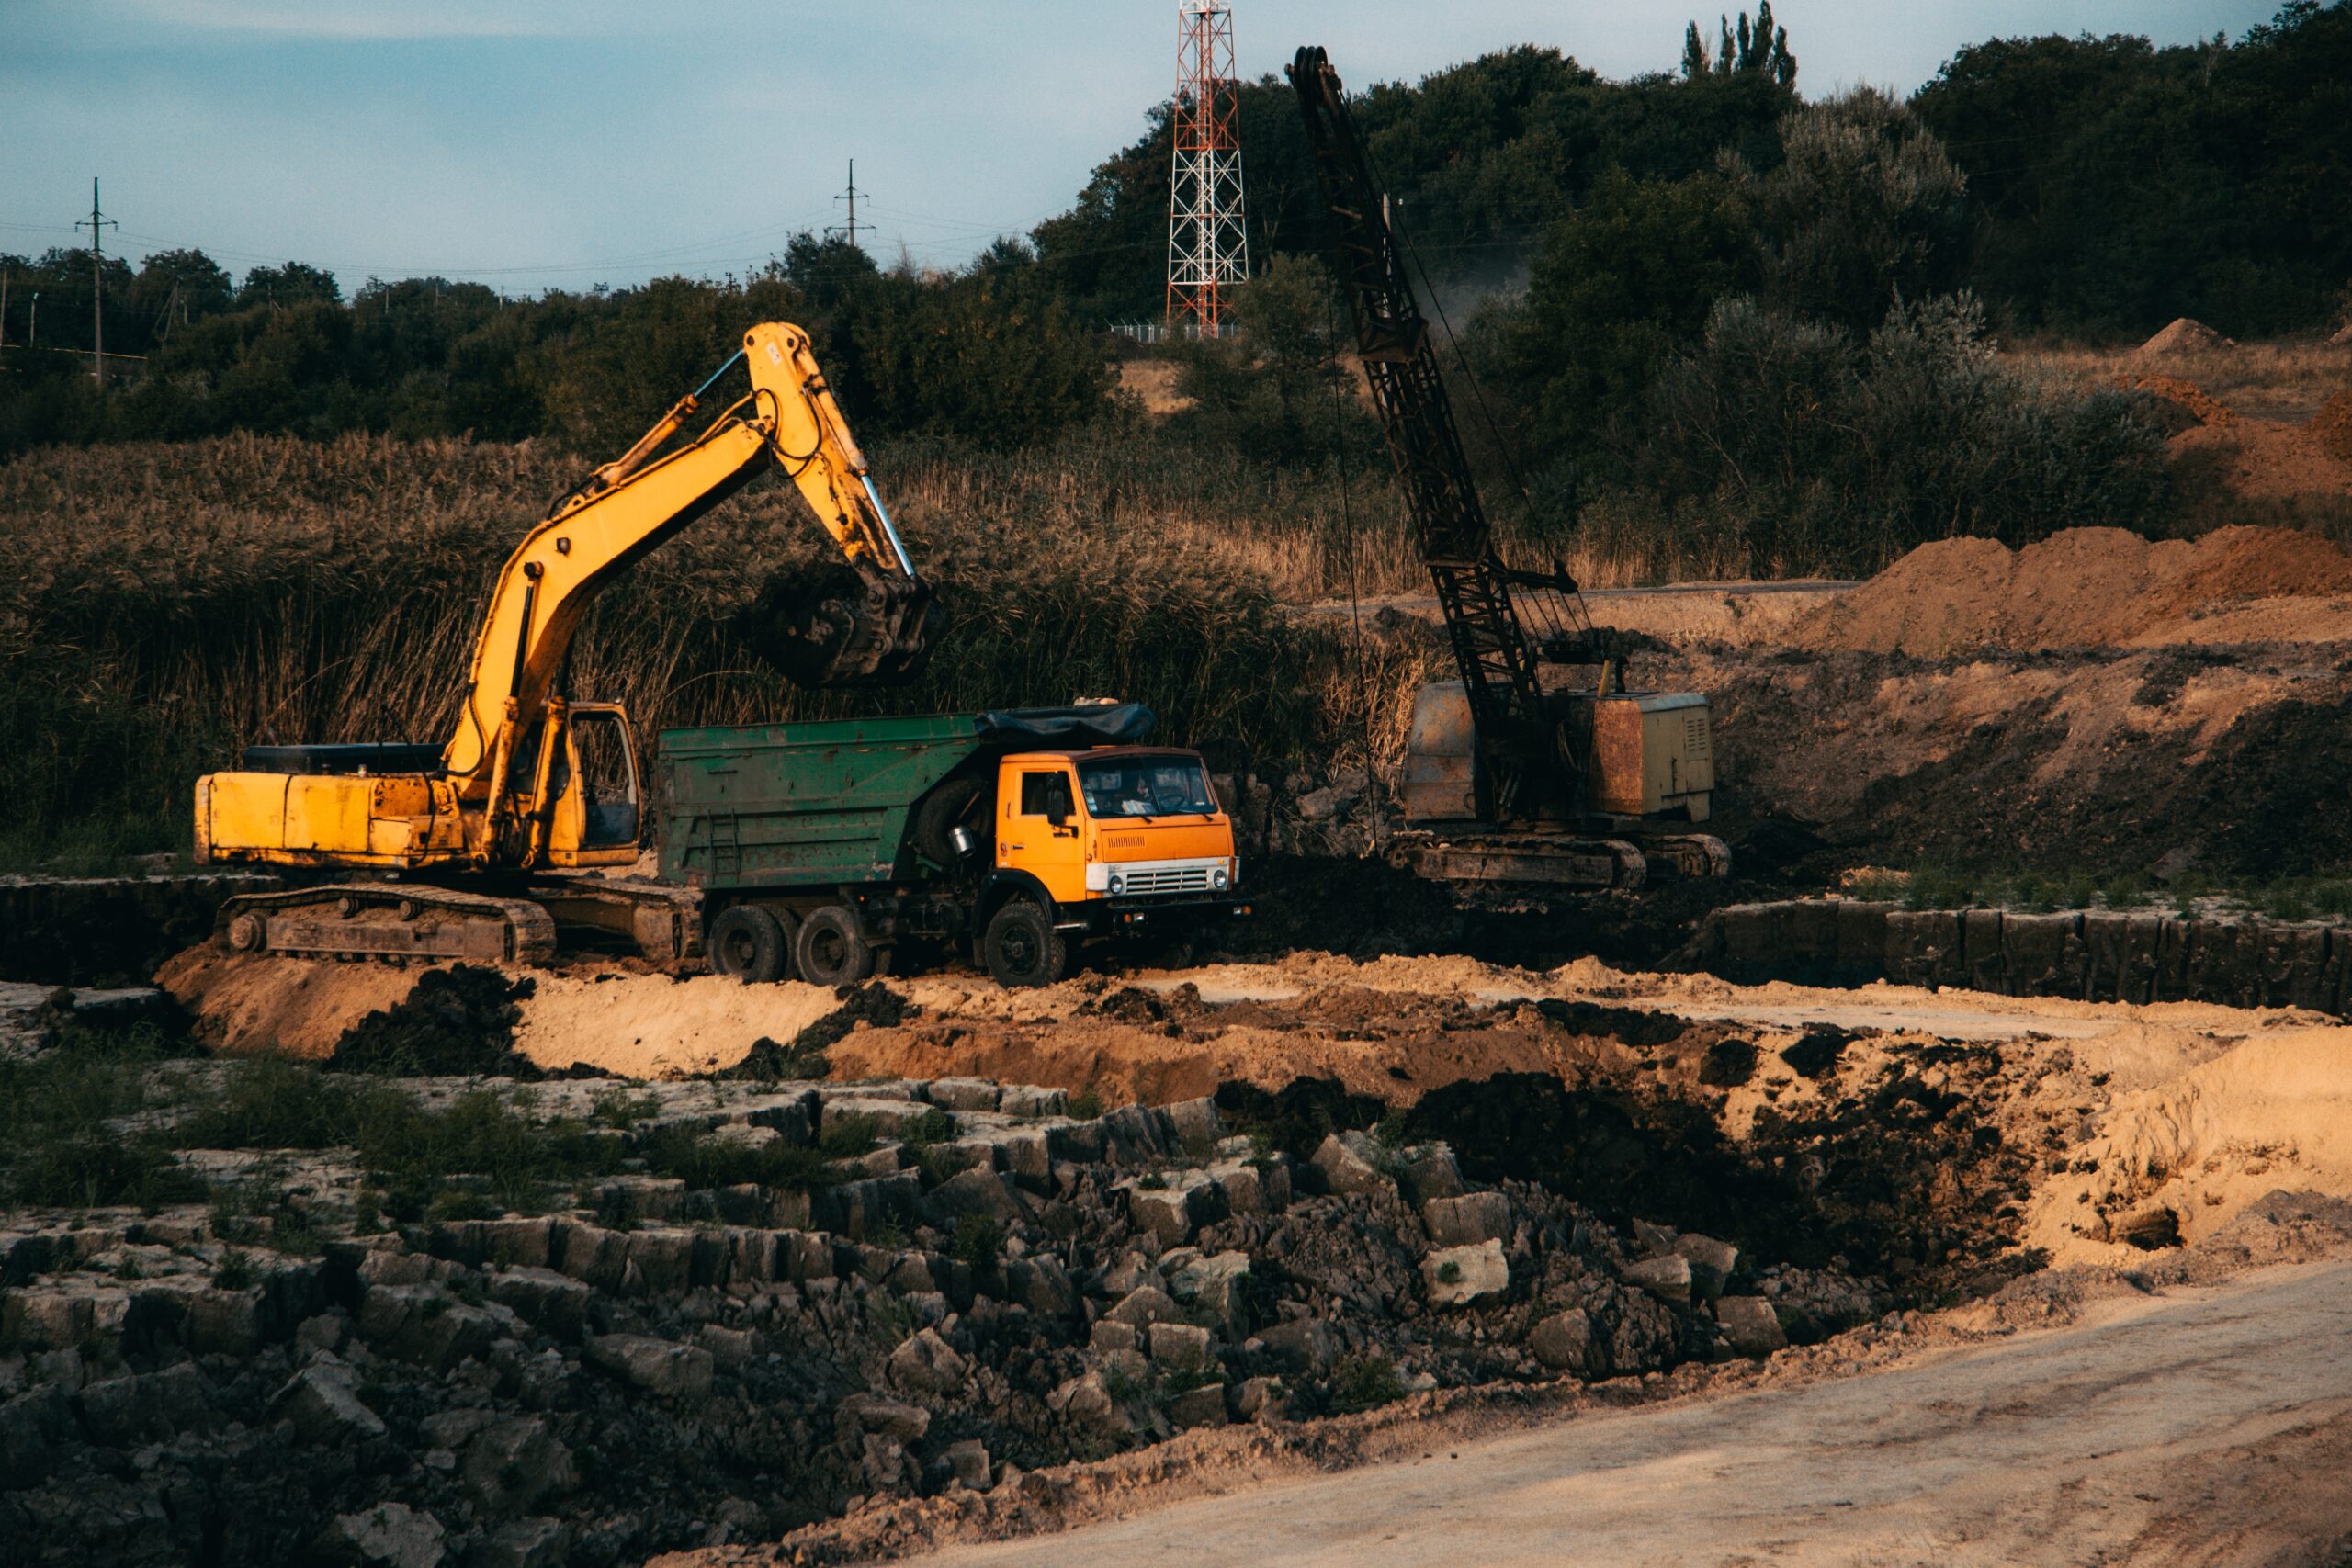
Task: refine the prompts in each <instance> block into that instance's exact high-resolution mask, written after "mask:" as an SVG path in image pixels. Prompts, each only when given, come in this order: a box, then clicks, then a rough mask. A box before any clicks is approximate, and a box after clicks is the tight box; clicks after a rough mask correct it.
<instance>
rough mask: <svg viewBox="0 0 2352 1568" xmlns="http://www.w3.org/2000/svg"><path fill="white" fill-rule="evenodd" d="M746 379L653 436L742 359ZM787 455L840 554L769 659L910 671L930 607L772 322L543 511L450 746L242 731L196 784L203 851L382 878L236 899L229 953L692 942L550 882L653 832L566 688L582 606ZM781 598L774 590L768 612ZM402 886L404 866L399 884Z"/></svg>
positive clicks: (676, 925)
mask: <svg viewBox="0 0 2352 1568" xmlns="http://www.w3.org/2000/svg"><path fill="white" fill-rule="evenodd" d="M739 363H740V364H741V365H743V366H745V367H748V370H749V374H750V378H751V390H750V391H749V392H748V393H746V394H745V395H744V396H742V397H741V399H739V400H736V401H735V402H734V403H733V404H731V405H730V406H729V407H728V408H726V409H725V410H724V411H723V412H720V413H719V415H718V417H717V418H716V419H715V420H713V421H712V422H711V423H710V424H709V425H708V427H707V428H706V429H705V430H704V431H703V432H702V434H699V435H695V436H693V437H691V438H690V439H687V440H686V441H684V443H683V444H680V445H677V446H675V447H674V449H672V450H668V451H666V452H665V450H664V449H665V448H671V447H672V446H673V443H674V442H676V441H677V438H678V437H679V436H680V434H682V433H683V432H684V431H685V429H686V427H687V423H688V422H689V421H691V420H692V419H693V418H694V417H695V414H696V413H698V412H700V411H701V409H702V407H703V405H704V400H705V399H706V398H707V396H708V394H709V393H710V390H711V389H712V388H713V387H714V386H716V385H718V382H719V380H720V379H721V378H723V377H726V376H727V375H728V374H729V373H730V372H731V371H732V370H733V369H734V367H736V366H737V365H738V364H739ZM770 468H780V469H782V470H783V472H784V473H785V475H786V477H787V478H789V479H791V480H792V482H793V484H794V485H795V486H796V487H797V489H798V490H799V491H800V494H801V496H802V497H803V498H804V499H805V500H806V501H807V502H808V503H809V507H810V508H811V510H813V511H814V512H815V513H816V515H817V520H818V522H819V523H820V525H823V527H824V530H825V532H826V533H827V534H829V535H831V537H832V540H833V543H834V545H835V546H836V547H838V549H839V552H840V564H839V565H837V566H835V567H834V568H832V569H831V571H830V573H828V574H826V575H825V576H824V577H823V578H821V579H820V580H819V581H818V582H817V583H816V584H815V585H814V586H811V587H810V588H809V590H808V591H807V592H805V593H802V594H800V595H798V596H797V597H795V598H794V599H792V600H791V602H789V603H788V604H786V606H784V613H783V615H781V616H779V617H777V624H774V625H773V626H772V633H771V640H772V642H773V649H772V650H771V655H770V656H771V658H772V660H773V661H774V662H776V663H777V664H778V665H780V666H781V667H782V668H783V669H784V670H785V671H786V673H787V674H789V675H790V676H792V678H793V679H795V680H796V681H797V682H800V683H801V684H803V685H810V686H822V685H839V684H849V683H855V682H879V681H888V680H893V679H899V678H903V677H905V676H907V675H910V674H911V673H913V672H914V671H915V670H917V669H918V668H919V667H920V666H921V664H922V661H923V660H924V659H925V658H926V657H927V655H928V653H929V650H930V647H931V644H932V642H933V640H934V639H935V637H936V636H937V634H938V629H939V622H940V620H941V615H940V612H939V608H938V605H937V604H936V602H935V600H934V598H933V593H932V591H931V589H930V587H929V585H928V584H926V583H925V582H924V581H922V578H921V577H920V576H919V575H918V574H917V573H916V571H915V568H914V563H913V560H912V559H911V558H910V556H909V555H908V553H907V547H906V545H905V543H904V542H903V541H902V540H901V539H900V538H899V533H898V530H897V528H896V527H895V526H894V525H892V523H891V521H890V514H889V513H888V510H887V509H886V508H885V507H884V506H883V504H882V498H881V496H880V494H879V493H878V492H877V491H876V490H875V487H874V481H873V479H872V478H871V476H870V475H869V473H868V472H867V468H866V463H865V457H864V455H863V454H862V453H860V452H859V450H858V447H857V443H856V442H855V441H854V439H853V438H852V436H851V434H850V431H849V425H848V423H847V422H846V421H845V420H844V419H843V418H842V412H841V408H840V406H839V405H838V404H837V403H836V402H835V401H834V400H833V395H832V393H831V390H830V389H828V388H827V387H826V385H825V379H824V377H823V375H822V374H821V373H820V371H819V369H818V367H817V362H816V360H815V358H814V356H813V355H811V354H810V352H809V336H808V334H807V333H804V332H802V331H801V330H800V329H799V328H798V327H795V326H790V325H786V324H784V323H781V322H766V323H763V324H761V325H758V326H755V327H752V329H751V330H750V331H749V332H747V333H744V334H743V346H742V348H741V351H740V352H739V353H738V354H736V355H734V356H733V357H732V358H730V359H729V360H728V362H727V363H726V364H725V365H722V366H721V367H719V368H718V370H717V371H716V372H714V373H713V374H712V376H711V377H710V378H709V379H708V380H707V381H705V382H704V383H703V385H702V386H701V387H700V388H698V389H695V391H694V392H692V393H689V394H688V395H687V396H686V397H684V398H683V399H681V400H679V401H678V402H677V404H676V405H675V406H674V407H673V408H672V409H671V410H670V411H669V412H667V413H665V414H664V415H663V416H662V419H661V420H660V422H659V423H656V424H655V425H654V426H653V428H652V429H650V430H649V431H647V432H646V434H645V435H644V436H643V437H642V438H641V439H640V440H639V441H638V443H637V444H636V445H635V446H631V447H630V448H629V449H628V451H627V452H625V453H623V454H622V455H621V456H620V457H618V458H616V459H615V460H614V461H612V462H610V463H607V464H605V465H604V466H603V467H601V468H597V469H596V470H595V471H594V473H592V474H591V475H590V476H589V477H588V478H587V479H585V480H584V481H582V483H581V484H580V485H579V486H578V487H577V488H575V489H574V490H572V491H571V492H570V493H569V494H567V495H565V496H563V497H562V498H561V499H560V500H559V501H558V502H556V503H555V504H554V505H553V506H552V507H550V508H549V509H548V515H547V517H546V519H545V520H544V521H543V522H541V523H540V524H538V525H537V526H536V527H534V528H533V529H532V530H531V531H530V533H529V534H528V535H526V536H525V537H524V539H523V542H522V543H521V544H520V545H519V546H517V547H515V553H514V554H513V555H512V556H511V557H509V558H508V559H507V561H506V564H505V566H504V568H503V570H501V571H500V572H499V574H498V581H497V583H496V585H495V586H494V587H493V588H492V591H491V596H490V605H489V608H488V610H487V611H486V613H485V614H484V615H483V616H482V621H481V630H480V632H479V633H478V634H477V635H476V637H475V639H474V649H473V658H472V662H471V665H470V669H469V676H468V680H467V685H466V688H465V693H464V698H463V701H462V702H461V703H460V704H459V708H458V722H457V727H456V731H455V733H454V734H452V735H451V736H450V737H449V738H448V739H447V741H446V742H445V743H443V744H442V745H440V746H437V747H435V746H432V745H429V744H428V745H382V744H358V745H320V746H252V747H248V748H246V750H245V752H244V755H243V767H242V768H240V769H238V770H237V771H234V772H229V773H210V774H207V775H206V776H205V777H203V778H200V779H198V781H197V784H196V859H197V862H198V863H199V864H212V865H222V864H239V863H245V864H252V863H259V864H269V865H282V866H290V867H303V868H328V869H334V870H349V871H352V872H355V873H371V874H373V875H372V876H369V877H368V879H366V880H359V879H355V880H351V881H347V882H343V883H338V884H333V885H328V886H311V887H307V888H301V889H298V890H294V891H288V892H280V893H268V894H256V895H250V896H246V897H239V898H235V899H232V900H231V901H230V902H229V903H228V904H227V905H226V906H224V907H223V908H222V910H221V914H220V936H221V938H222V939H223V940H224V941H225V942H226V944H227V945H228V947H229V948H230V949H231V950H232V951H233V952H239V953H300V954H311V955H331V956H339V957H362V956H365V957H410V956H414V957H419V958H427V959H432V958H471V959H474V960H477V961H482V962H492V963H499V962H504V963H519V964H528V963H538V962H543V961H545V960H546V959H548V958H549V957H551V956H552V955H553V953H554V952H555V947H556V931H557V927H558V925H559V923H560V924H563V925H567V926H585V927H590V928H594V929H595V930H599V931H605V932H609V933H611V934H613V935H615V936H617V937H620V938H623V939H626V940H628V941H630V942H634V943H635V945H636V947H637V948H638V950H639V952H640V953H643V954H644V955H646V956H648V957H650V958H654V959H659V960H678V959H684V958H687V957H690V956H693V955H694V954H695V953H698V952H699V950H700V946H701V935H700V925H699V922H698V920H697V919H695V913H694V909H693V907H692V904H691V902H690V900H689V898H688V896H686V895H684V893H682V892H681V890H679V889H676V888H672V887H668V886H662V885H660V884H656V883H653V882H650V881H639V880H636V879H630V878H625V877H616V876H612V875H609V874H607V875H578V874H571V875H567V874H563V873H567V872H569V873H578V872H583V871H588V870H591V869H593V868H597V867H616V866H626V865H628V864H629V863H633V862H634V861H636V859H637V858H638V855H639V850H640V848H641V847H642V843H643V839H644V830H645V822H644V812H643V810H642V802H641V795H640V792H639V768H638V761H637V752H636V747H635V745H634V742H633V740H632V737H631V731H630V728H629V722H628V715H627V714H626V713H625V712H623V711H622V708H621V706H620V705H618V704H617V703H609V702H574V701H571V700H569V698H568V697H567V696H566V695H565V694H564V693H563V692H562V691H561V690H560V687H561V684H562V682H563V675H564V671H565V667H566V661H567V659H568V656H569V654H570V652H571V642H572V637H573V636H574V634H575V633H576V632H577V631H578V629H579V626H580V621H581V617H582V615H585V614H586V613H587V610H588V607H589V605H590V604H592V603H593V602H594V599H595V597H596V595H597V593H598V592H601V591H602V590H603V588H604V587H605V584H606V583H608V582H609V581H612V580H613V578H614V577H615V576H616V574H617V573H619V572H620V571H622V570H625V569H627V568H628V567H629V566H630V565H632V564H634V563H635V562H636V561H638V560H639V559H640V558H643V557H644V556H645V555H646V554H647V553H648V552H649V551H650V550H652V549H653V548H655V547H657V546H659V545H660V544H661V543H662V541H663V540H665V539H667V538H669V537H670V536H672V535H673V534H676V533H677V532H679V531H680V530H681V529H683V528H684V527H686V526H687V525H690V524H692V523H693V522H694V521H695V519H696V518H698V517H701V516H702V515H703V514H704V513H707V512H708V511H709V510H710V509H711V508H712V507H714V506H716V505H718V503H719V502H721V501H723V500H725V499H726V498H727V497H728V496H729V495H730V494H732V493H733V492H734V491H737V490H739V489H741V487H742V486H743V485H745V484H747V483H749V482H750V481H751V480H752V479H755V478H757V477H758V476H759V475H760V474H762V473H763V472H765V471H766V470H768V469H770ZM771 608H773V606H772V607H771ZM391 878H397V880H392V879H391Z"/></svg>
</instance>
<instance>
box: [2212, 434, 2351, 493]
mask: <svg viewBox="0 0 2352 1568" xmlns="http://www.w3.org/2000/svg"><path fill="white" fill-rule="evenodd" d="M2339 440H2340V438H2339ZM2171 449H2172V466H2173V472H2174V475H2175V477H2176V478H2177V479H2178V480H2179V481H2180V482H2181V483H2182V484H2183V485H2184V486H2185V487H2188V488H2189V489H2191V490H2194V489H2197V488H2199V487H2205V488H2208V489H2212V488H2216V487H2218V488H2219V489H2220V490H2221V491H2222V492H2223V493H2225V494H2227V495H2231V496H2235V497H2237V498H2239V499H2241V500H2245V501H2253V502H2280V501H2291V502H2305V503H2313V502H2317V503H2326V502H2336V501H2342V500H2346V499H2352V457H2346V456H2345V455H2344V453H2343V451H2342V448H2341V446H2335V447H2331V446H2329V444H2328V442H2327V439H2326V437H2325V435H2324V433H2323V431H2322V430H2321V428H2320V427H2319V425H2318V423H2317V422H2316V421H2315V422H2313V423H2311V424H2290V423H2286V422H2284V421H2281V420H2275V419H2244V420H2238V421H2236V422H2234V423H2231V424H2229V425H2227V426H2222V425H2210V424H2209V425H2203V426H2200V427H2199V428H2198V429H2195V430H2184V431H2182V432H2181V433H2180V434H2177V435H2176V436H2174V437H2173V438H2172V442H2171Z"/></svg>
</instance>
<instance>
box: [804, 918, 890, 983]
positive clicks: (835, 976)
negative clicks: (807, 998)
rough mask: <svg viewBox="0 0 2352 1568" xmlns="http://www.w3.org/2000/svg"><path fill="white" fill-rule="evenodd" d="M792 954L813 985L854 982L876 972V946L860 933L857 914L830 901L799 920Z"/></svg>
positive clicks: (805, 977)
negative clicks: (798, 933) (868, 942)
mask: <svg viewBox="0 0 2352 1568" xmlns="http://www.w3.org/2000/svg"><path fill="white" fill-rule="evenodd" d="M793 957H794V958H795V959H796V960H797V962H798V964H799V966H800V977H801V978H802V979H804V980H806V981H808V982H809V984H810V985H812V986H854V985H856V984H857V983H858V982H859V981H861V980H863V979H865V977H866V976H869V975H871V974H873V973H874V949H873V948H872V947H871V946H870V945H868V944H867V942H866V940H865V937H864V936H863V935H861V934H859V931H858V929H857V916H856V915H855V914H854V913H853V912H852V911H851V910H850V909H848V908H845V907H843V906H842V905H840V904H828V905H826V906H825V907H824V908H821V909H819V910H817V911H815V912H814V913H813V914H811V915H809V918H808V919H804V920H802V921H801V922H800V937H799V940H798V941H797V942H794V943H793Z"/></svg>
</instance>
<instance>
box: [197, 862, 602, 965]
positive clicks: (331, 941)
mask: <svg viewBox="0 0 2352 1568" xmlns="http://www.w3.org/2000/svg"><path fill="white" fill-rule="evenodd" d="M213 933H214V937H215V939H216V940H217V941H219V942H220V945H221V946H222V947H224V948H226V949H228V951H230V952H232V953H256V954H262V953H277V954H286V955H288V956H295V957H303V958H343V959H362V958H381V959H409V958H419V959H424V960H426V961H428V962H430V961H433V960H436V959H444V958H463V959H471V960H472V961H474V962H475V963H478V964H545V963H547V962H548V960H550V959H552V958H553V957H554V956H555V947H556V942H555V917H554V916H553V915H551V914H549V913H548V910H547V908H546V907H545V906H543V905H541V904H538V903H536V902H534V901H533V900H531V899H528V898H493V897H489V896H487V895H485V894H481V893H460V892H457V891H454V890H452V889H450V888H446V887H432V886H420V885H417V884H414V883H404V882H352V883H332V884H329V885H327V886H322V887H306V888H301V889H300V890H297V891H295V892H290V893H248V894H243V895H241V896H239V897H234V898H232V899H230V900H229V901H228V902H227V903H225V904H223V905H221V907H220V919H219V920H218V922H217V923H216V924H215V926H214V928H213Z"/></svg>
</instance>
